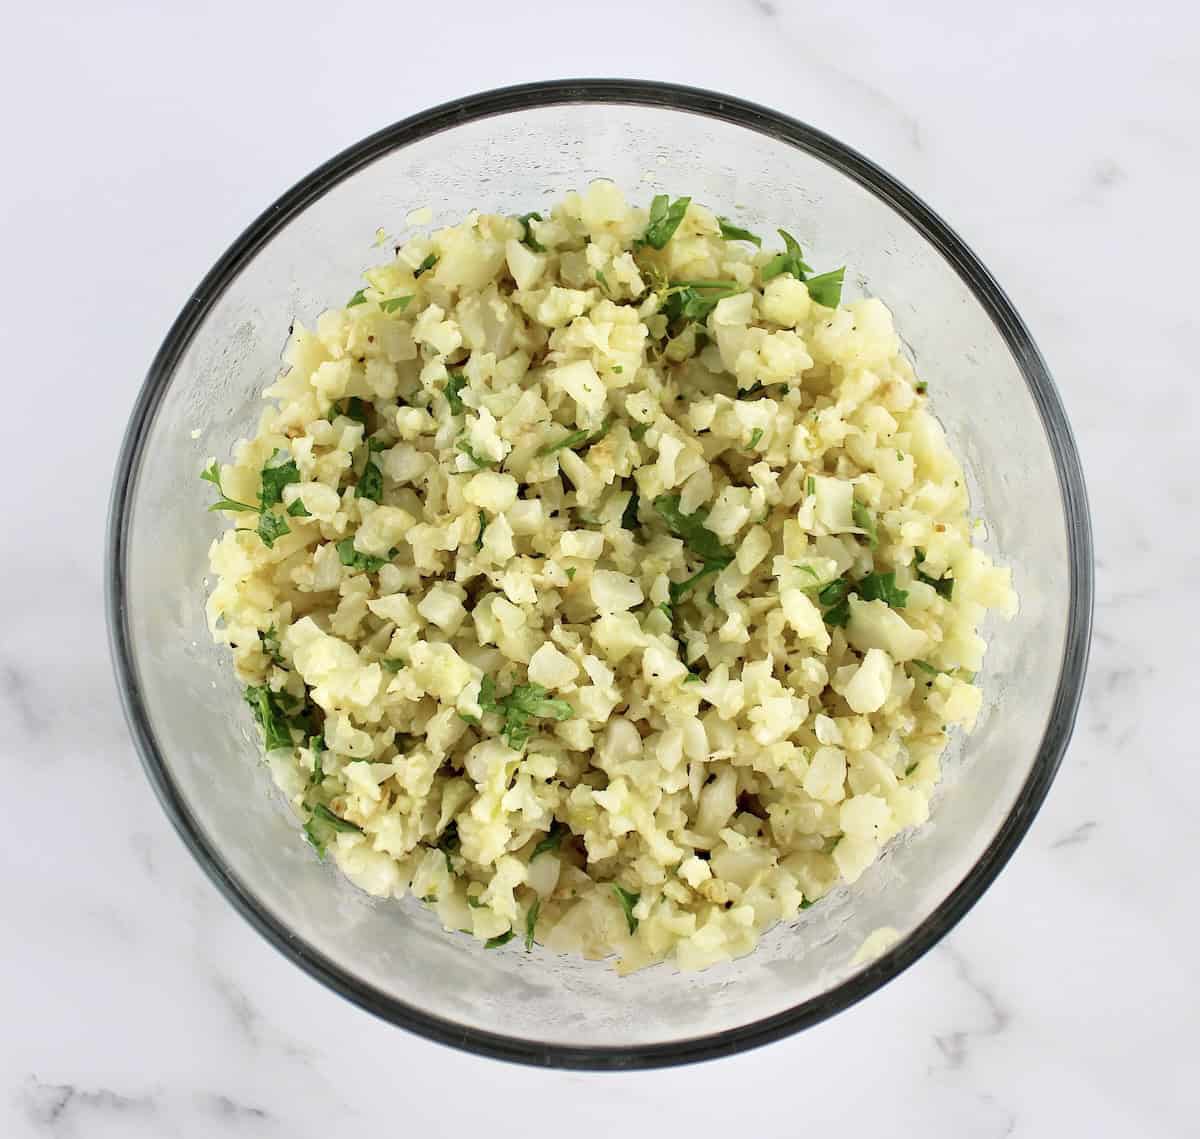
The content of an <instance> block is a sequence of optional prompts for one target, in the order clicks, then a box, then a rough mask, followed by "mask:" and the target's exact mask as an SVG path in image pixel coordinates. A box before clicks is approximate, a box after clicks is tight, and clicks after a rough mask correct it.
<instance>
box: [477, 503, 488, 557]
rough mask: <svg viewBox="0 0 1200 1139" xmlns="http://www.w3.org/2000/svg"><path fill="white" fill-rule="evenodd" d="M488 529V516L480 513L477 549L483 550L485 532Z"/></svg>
mask: <svg viewBox="0 0 1200 1139" xmlns="http://www.w3.org/2000/svg"><path fill="white" fill-rule="evenodd" d="M486 529H487V515H486V514H484V512H483V511H482V510H481V511H480V512H479V533H478V534H476V535H475V549H477V550H482V549H483V532H484V530H486Z"/></svg>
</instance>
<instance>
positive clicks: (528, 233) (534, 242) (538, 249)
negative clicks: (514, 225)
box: [517, 210, 546, 253]
mask: <svg viewBox="0 0 1200 1139" xmlns="http://www.w3.org/2000/svg"><path fill="white" fill-rule="evenodd" d="M541 220H542V215H541V214H539V213H538V212H537V210H530V212H529V213H527V214H522V215H521V216H520V217H519V218H517V221H519V222H520V223H521V230H522V234H521V243H522V244H523V245H527V246H528V247H529V248H530V249H532V250H533V251H534V253H545V252H546V247H545V246H544V245H542V244H541V243H540V242H539V241H538V239H537V238H536V237H534V236H533V226H531V225H530V224H529V223H530V222H531V221H541Z"/></svg>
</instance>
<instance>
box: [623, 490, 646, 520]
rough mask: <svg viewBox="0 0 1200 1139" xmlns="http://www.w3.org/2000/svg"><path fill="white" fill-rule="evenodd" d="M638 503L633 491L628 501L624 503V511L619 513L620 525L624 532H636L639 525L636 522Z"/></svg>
mask: <svg viewBox="0 0 1200 1139" xmlns="http://www.w3.org/2000/svg"><path fill="white" fill-rule="evenodd" d="M640 501H641V500H640V499H639V498H638V492H637V491H636V490H635V491H634V492H633V493H632V494H631V495H630V496H629V501H628V502H627V503H625V509H624V510H622V511H621V525H622V526H623V527H624V528H625V529H626V530H636V529H637V528H638V526H640V525H641V523H640V522H639V521H638V504H639V502H640Z"/></svg>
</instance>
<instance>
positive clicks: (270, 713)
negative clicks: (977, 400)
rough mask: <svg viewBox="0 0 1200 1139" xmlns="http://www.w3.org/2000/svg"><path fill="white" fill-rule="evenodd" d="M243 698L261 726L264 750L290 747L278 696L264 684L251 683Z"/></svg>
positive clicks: (289, 738) (286, 726)
mask: <svg viewBox="0 0 1200 1139" xmlns="http://www.w3.org/2000/svg"><path fill="white" fill-rule="evenodd" d="M243 699H244V700H245V701H246V703H247V704H249V705H250V707H251V708H252V709H253V711H254V718H255V720H257V721H258V726H259V727H260V728H262V734H263V748H264V749H265V750H266V751H278V750H279V749H280V748H290V747H291V746H292V733H291V730H290V729H289V727H288V722H287V716H286V715H284V711H283V708H282V707H280V703H279V697H278V696H277V695H276V694H275V693H274V692H272V691H271V690H270V689H269V688H268V687H267V686H266V685H265V684H252V685H250V686H248V687H247V688H246V691H245V692H244V693H243Z"/></svg>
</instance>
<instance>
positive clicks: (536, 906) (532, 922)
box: [525, 898, 542, 953]
mask: <svg viewBox="0 0 1200 1139" xmlns="http://www.w3.org/2000/svg"><path fill="white" fill-rule="evenodd" d="M541 908H542V899H541V898H534V900H533V905H532V906H530V907H529V912H528V913H527V914H526V915H525V952H526V953H529V952H530V951H531V950H532V949H533V931H534V930H535V929H536V928H537V920H538V912H539V911H540V910H541Z"/></svg>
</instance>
